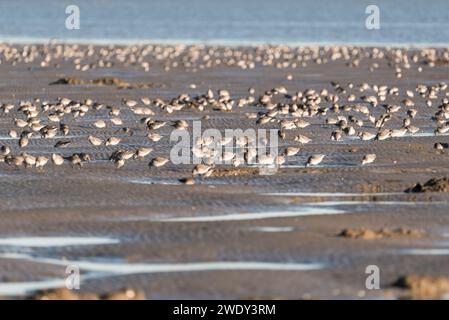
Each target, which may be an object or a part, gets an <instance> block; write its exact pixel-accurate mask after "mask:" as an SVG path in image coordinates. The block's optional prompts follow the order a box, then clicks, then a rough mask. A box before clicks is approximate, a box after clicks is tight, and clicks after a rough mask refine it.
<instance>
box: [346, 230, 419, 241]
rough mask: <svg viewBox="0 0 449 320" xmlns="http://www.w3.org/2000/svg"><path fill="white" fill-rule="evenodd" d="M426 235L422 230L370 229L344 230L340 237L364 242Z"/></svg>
mask: <svg viewBox="0 0 449 320" xmlns="http://www.w3.org/2000/svg"><path fill="white" fill-rule="evenodd" d="M423 235H424V232H422V231H420V230H414V229H407V228H397V229H394V230H391V229H380V230H369V229H344V230H342V231H341V232H340V233H339V234H338V236H339V237H344V238H351V239H363V240H374V239H382V238H391V237H413V238H420V237H422V236H423Z"/></svg>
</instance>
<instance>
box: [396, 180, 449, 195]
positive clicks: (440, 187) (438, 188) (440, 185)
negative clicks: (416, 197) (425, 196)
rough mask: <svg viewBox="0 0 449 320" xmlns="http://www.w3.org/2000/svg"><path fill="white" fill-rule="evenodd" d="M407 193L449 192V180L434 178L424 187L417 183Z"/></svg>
mask: <svg viewBox="0 0 449 320" xmlns="http://www.w3.org/2000/svg"><path fill="white" fill-rule="evenodd" d="M405 192H449V178H439V179H437V178H433V179H430V180H429V181H427V182H426V183H424V184H423V185H422V184H420V183H417V184H416V185H415V186H413V187H411V188H408V189H407V190H405Z"/></svg>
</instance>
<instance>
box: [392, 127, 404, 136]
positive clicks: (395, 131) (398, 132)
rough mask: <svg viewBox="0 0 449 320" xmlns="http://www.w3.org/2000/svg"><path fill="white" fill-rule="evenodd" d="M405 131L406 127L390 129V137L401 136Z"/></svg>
mask: <svg viewBox="0 0 449 320" xmlns="http://www.w3.org/2000/svg"><path fill="white" fill-rule="evenodd" d="M406 133H407V128H400V129H392V130H391V137H393V138H399V137H403V136H404V135H405V134H406Z"/></svg>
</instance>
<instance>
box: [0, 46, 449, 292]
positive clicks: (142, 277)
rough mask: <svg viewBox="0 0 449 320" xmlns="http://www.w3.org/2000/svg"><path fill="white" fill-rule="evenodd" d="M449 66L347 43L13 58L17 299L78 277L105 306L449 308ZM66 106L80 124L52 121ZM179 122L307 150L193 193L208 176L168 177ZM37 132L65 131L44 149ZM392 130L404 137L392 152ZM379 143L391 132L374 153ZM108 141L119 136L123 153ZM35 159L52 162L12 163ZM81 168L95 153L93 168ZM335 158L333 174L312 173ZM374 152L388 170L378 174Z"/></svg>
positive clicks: (1, 201) (2, 214) (435, 56)
mask: <svg viewBox="0 0 449 320" xmlns="http://www.w3.org/2000/svg"><path fill="white" fill-rule="evenodd" d="M448 57H449V54H448V51H447V50H445V49H391V48H372V47H344V46H342V47H319V48H296V47H288V46H259V47H220V46H214V47H208V46H170V45H148V46H147V45H141V46H125V47H121V46H115V47H107V46H93V45H91V46H86V45H58V44H54V45H46V46H43V45H34V46H31V45H29V46H24V45H9V44H8V45H7V44H0V106H2V108H1V109H0V124H1V125H0V146H5V148H6V147H7V148H8V149H9V152H3V151H4V150H3V151H2V152H3V155H2V156H1V157H2V158H1V162H0V186H1V187H0V221H1V222H0V296H1V297H3V298H18V299H23V298H30V297H33V296H34V295H35V294H36V293H37V292H39V290H45V289H54V288H62V287H64V286H65V282H64V281H65V278H66V276H67V275H66V267H67V266H68V265H77V266H79V268H80V271H81V289H80V291H79V292H80V293H93V294H97V295H104V294H107V293H110V292H115V291H117V290H122V289H125V288H130V289H134V290H138V291H139V292H142V294H143V295H144V296H145V298H146V299H261V298H264V299H279V298H280V299H317V298H318V299H348V298H349V299H353V298H357V299H358V298H363V299H378V298H380V299H397V298H422V297H423V296H424V297H426V294H429V295H430V296H432V297H438V298H441V297H444V295H445V294H448V293H449V290H447V289H448V287H449V285H447V284H446V283H445V282H444V281H446V280H445V279H446V277H449V216H448V214H447V213H448V210H449V193H448V191H449V187H448V182H447V181H443V180H441V181H437V183H436V184H437V187H433V185H432V186H431V187H429V188H426V187H422V188H420V187H418V188H416V185H417V184H418V183H419V184H421V185H424V183H426V182H427V181H429V180H430V179H432V178H435V179H443V178H446V177H449V165H448V164H449V148H448V143H449V138H448V136H449V131H447V132H446V131H444V130H445V128H446V127H447V126H448V122H447V121H448V118H447V114H448V110H449V109H448V105H449V104H448V99H449V90H448V89H447V85H446V83H448V82H449V78H448V72H447V71H448V66H449V58H448ZM250 88H253V90H250V91H249V89H250ZM209 89H210V90H211V91H212V92H213V94H214V98H213V99H215V100H217V101H218V100H219V97H220V96H219V93H218V90H226V91H228V92H229V98H227V101H226V103H222V102H220V101H219V102H217V103H216V104H215V105H214V104H213V103H205V104H204V105H202V104H201V103H195V101H196V102H198V100H201V99H200V97H203V98H204V99H205V96H207V92H208V90H209ZM311 90H314V91H313V92H312V91H311ZM298 93H299V94H298ZM182 94H187V95H188V98H186V99H184V100H182V99H178V98H179V97H180V95H182ZM264 96H269V98H267V99H268V100H269V102H268V103H264V102H261V101H262V100H264V99H263V97H264ZM308 97H313V99H314V102H313V103H312V102H311V100H312V98H310V99H309V98H308ZM370 97H371V98H370ZM373 97H374V98H373ZM63 98H65V99H69V101H67V103H65V102H63V101H62V99H63ZM142 98H143V99H142ZM145 98H147V99H145ZM250 98H251V99H250ZM36 99H38V100H36ZM88 99H90V100H91V101H92V103H90V102H86V100H88ZM176 99H178V100H176ZM204 99H203V100H204ZM213 99H212V98H210V99H209V100H213ZM374 99H375V100H374ZM180 100H182V101H181V102H180ZM239 100H242V101H240V103H241V106H239ZM130 101H135V102H136V105H133V106H130V105H132V104H133V103H132V102H130ZM231 101H232V103H231ZM146 102H148V103H146ZM8 105H10V106H11V107H8ZM58 105H59V106H60V107H61V106H62V107H61V109H64V107H69V110H67V112H66V113H64V112H62V113H57V112H54V108H58V107H57V106H58ZM99 105H102V107H98V106H99ZM173 105H175V107H174V108H173V109H172V107H173ZM176 105H181V107H180V108H176ZM223 105H228V106H231V108H229V109H230V110H224V109H225V108H224V107H223ZM293 105H296V107H294V106H293ZM30 106H36V108H34V107H30ZM46 106H47V107H46ZM52 106H53V107H52ZM55 106H56V107H55ZM81 106H85V107H86V108H85V109H86V110H87V112H84V111H83V110H81V111H80V110H78V109H79V108H80V107H81ZM392 106H393V107H392ZM395 106H399V107H400V108H395ZM52 108H53V109H52ZM70 108H71V109H70ZM148 109H149V110H148ZM34 110H37V111H38V112H37V113H34V114H33V111H34ZM117 110H118V111H117ZM273 110H274V111H276V112H272V113H270V111H273ZM282 110H284V111H282ZM298 110H300V111H301V113H300V114H299V113H298V112H295V111H298ZM411 110H413V111H411ZM145 112H146V113H147V114H144V113H145ZM27 114H28V116H27ZM51 114H56V115H57V116H58V117H59V118H58V121H55V122H52V121H51V120H49V118H48V116H49V115H51ZM370 116H371V117H372V118H371V119H370ZM264 117H268V119H267V122H266V123H261V122H262V121H261V120H260V119H263V118H264ZM112 118H119V119H120V120H121V122H119V121H117V123H119V124H114V123H112V122H111V119H112ZM385 118H387V119H385ZM17 119H21V120H22V121H24V122H25V123H24V125H23V127H20V122H19V123H18V122H17V121H16V120H17ZM36 119H39V121H35V122H34V124H36V125H37V130H35V129H33V127H32V124H33V120H36ZM405 119H409V120H405ZM99 120H103V121H105V124H106V125H105V126H106V127H105V128H98V127H96V126H95V125H94V123H95V122H96V121H99ZM179 120H185V121H187V123H188V125H189V126H188V127H187V128H186V130H187V131H188V132H191V130H192V123H193V122H194V121H200V122H201V126H202V129H203V130H207V129H210V128H213V129H218V130H220V131H221V132H224V130H226V129H243V130H245V129H248V128H252V129H257V128H265V129H281V132H282V133H283V134H285V135H284V136H283V137H281V138H279V154H283V153H284V151H285V150H286V148H288V147H293V148H299V150H298V152H297V153H296V154H294V155H289V156H285V159H284V160H285V162H284V163H283V164H282V165H281V166H280V167H279V169H278V170H277V172H276V173H275V174H272V175H264V174H260V171H259V169H258V168H257V167H254V166H250V165H247V164H245V163H242V164H240V165H239V166H238V167H236V166H233V165H226V164H219V165H216V166H214V168H213V171H212V170H211V172H210V173H209V176H207V177H206V176H205V177H200V176H194V177H193V182H194V184H185V183H184V182H185V181H184V180H183V179H188V178H192V170H194V168H195V164H182V165H176V164H173V163H171V161H168V162H167V163H166V164H165V165H164V166H161V167H154V166H151V165H150V163H151V161H152V160H153V159H155V158H157V157H163V158H167V159H169V158H170V150H171V149H172V148H173V146H174V145H175V142H173V141H170V134H171V132H172V131H173V130H174V125H176V121H179ZM293 120H298V121H297V122H295V125H293V127H288V125H289V123H288V121H293ZM299 120H301V121H299ZM371 120H373V121H371ZM404 120H405V121H407V122H404ZM376 121H380V123H381V124H380V125H379V126H376ZM161 122H165V125H164V126H162V127H160V128H157V129H151V128H150V126H148V125H149V124H153V126H154V125H155V124H158V123H161ZM303 122H307V126H306V125H305V124H304V125H300V123H303ZM18 124H19V126H18ZM39 124H42V125H43V126H47V125H48V126H55V127H56V128H57V129H55V130H56V131H57V132H56V134H55V135H54V136H51V137H45V134H43V131H42V127H40V126H39ZM61 124H65V125H67V126H68V128H69V130H68V133H67V134H66V135H64V133H63V132H62V130H61V127H60V126H61ZM284 124H285V127H283V125H284ZM349 127H351V128H352V129H353V130H354V133H350V131H348V130H349ZM46 128H47V129H49V128H50V127H44V129H46ZM438 128H440V129H438ZM352 129H351V130H352ZM401 129H403V130H401ZM414 129H418V130H414ZM11 130H14V131H16V133H17V134H18V136H17V137H12V136H11V133H10V131H11ZM382 130H387V131H388V130H390V131H388V132H386V134H387V136H386V137H385V139H382V138H379V135H380V133H381V131H382ZM395 130H396V131H395ZM436 130H440V131H438V132H435V131H436ZM24 132H25V133H24ZM348 132H349V133H348ZM363 132H369V133H371V134H372V135H374V136H373V138H372V139H370V140H364V139H361V138H360V137H359V136H358V135H359V134H361V133H363ZM151 133H154V134H159V135H161V139H160V140H159V141H152V140H151V139H149V138H148V137H147V135H148V134H151ZM298 135H303V136H306V137H308V138H310V140H311V141H310V142H308V143H301V142H299V141H298V140H297V139H295V137H297V136H298ZM333 135H337V136H338V138H337V141H336V140H332V139H331V136H333ZM376 135H377V138H376ZM392 135H393V136H392ZM89 136H94V137H97V138H99V139H101V140H102V141H103V142H102V144H101V145H98V146H96V145H93V144H92V143H90V142H89V139H88V138H89ZM21 137H22V138H23V137H26V138H27V142H28V143H27V145H26V146H22V147H21V146H20V140H21ZM110 137H117V138H119V139H120V141H119V142H118V144H116V145H111V144H110V145H105V143H104V141H106V140H107V139H108V138H110ZM58 143H59V144H58ZM436 144H438V145H436ZM143 147H144V148H152V149H153V150H152V151H151V153H150V154H149V155H146V156H145V157H143V158H142V159H134V158H129V159H126V161H125V160H123V164H124V165H123V166H122V167H120V168H117V166H118V161H117V159H115V162H116V163H115V164H114V161H111V159H110V158H111V155H113V153H114V152H116V151H119V150H121V151H132V152H134V151H135V150H136V149H138V148H143ZM24 153H25V154H26V155H31V156H34V157H38V156H41V157H44V158H47V160H48V162H47V163H45V164H44V165H43V167H41V168H36V166H35V165H33V164H31V165H24V164H19V165H16V164H14V161H15V160H16V158H17V156H19V155H23V154H24ZM292 153H294V152H292ZM52 154H58V155H61V156H62V157H64V158H65V160H64V163H63V164H62V165H55V164H54V163H53V162H52V160H51V158H52ZM75 154H78V155H79V154H84V155H86V154H88V155H89V157H88V159H87V158H86V161H84V160H81V164H82V165H80V164H78V163H74V162H73V156H74V155H75ZM318 154H322V155H324V158H323V160H322V162H320V163H319V164H316V165H311V166H307V167H306V166H305V164H306V162H307V161H308V159H310V157H311V156H313V155H318ZM368 154H375V155H376V156H375V160H374V161H373V162H371V163H367V164H364V165H362V164H361V161H362V159H363V158H364V156H366V155H368ZM81 158H82V156H81ZM120 159H121V158H120ZM113 160H114V159H113ZM309 161H310V160H309ZM414 187H415V189H413V191H415V192H406V190H407V189H410V188H414ZM416 191H421V192H416ZM369 265H376V266H378V267H379V269H380V272H381V278H380V287H381V289H380V290H368V289H367V288H366V287H365V280H366V278H367V276H368V275H367V274H366V273H365V270H366V267H367V266H369ZM408 276H414V277H424V276H425V277H429V279H430V280H429V283H430V285H429V286H430V287H431V289H428V290H427V289H424V290H420V289H416V288H415V287H414V286H413V285H408V286H407V285H398V283H399V282H400V279H401V278H403V277H408ZM432 279H433V280H432ZM398 281H399V282H398ZM432 281H433V282H432ZM439 281H440V282H439ZM441 282H442V283H443V284H441ZM426 284H427V283H426ZM435 287H437V288H436V289H435ZM423 292H424V293H423ZM429 292H430V293H429Z"/></svg>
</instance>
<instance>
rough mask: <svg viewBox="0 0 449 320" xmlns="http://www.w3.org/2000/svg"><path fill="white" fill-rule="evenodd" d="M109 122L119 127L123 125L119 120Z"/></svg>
mask: <svg viewBox="0 0 449 320" xmlns="http://www.w3.org/2000/svg"><path fill="white" fill-rule="evenodd" d="M111 122H112V124H113V125H116V126H121V125H122V124H123V121H122V119H120V118H111Z"/></svg>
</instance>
